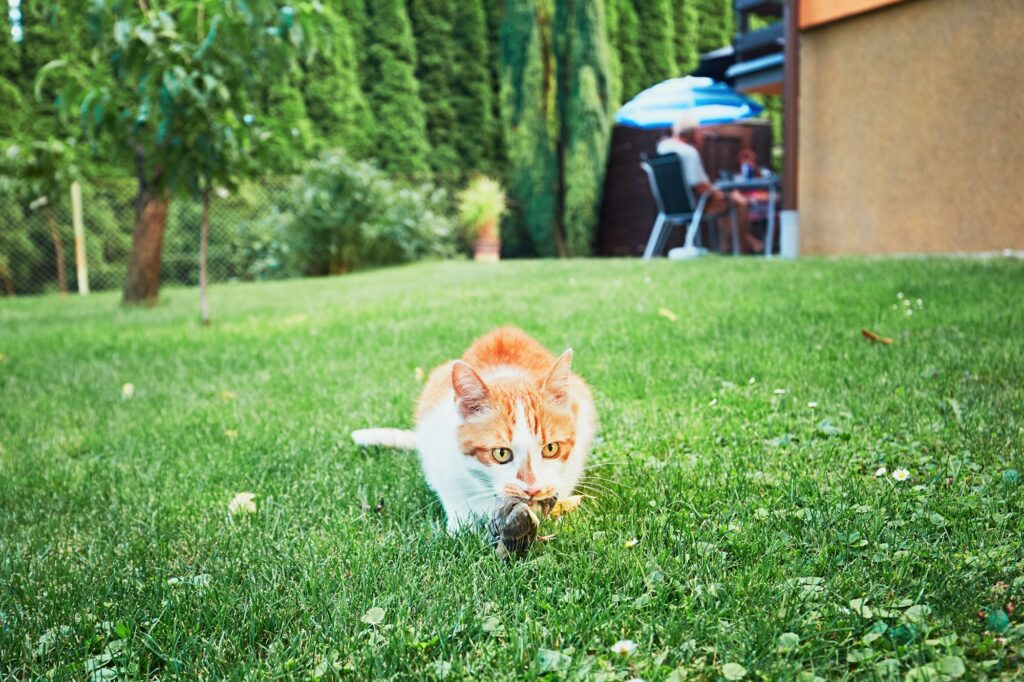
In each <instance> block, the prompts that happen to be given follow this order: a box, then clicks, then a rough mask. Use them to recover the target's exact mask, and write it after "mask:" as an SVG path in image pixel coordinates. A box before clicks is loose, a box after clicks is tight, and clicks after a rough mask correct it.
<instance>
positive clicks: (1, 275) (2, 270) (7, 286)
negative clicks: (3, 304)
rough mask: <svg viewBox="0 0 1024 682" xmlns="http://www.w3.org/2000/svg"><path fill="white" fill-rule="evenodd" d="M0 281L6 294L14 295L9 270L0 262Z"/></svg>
mask: <svg viewBox="0 0 1024 682" xmlns="http://www.w3.org/2000/svg"><path fill="white" fill-rule="evenodd" d="M0 282H3V283H4V291H6V292H7V295H8V296H14V280H13V279H12V278H11V271H10V270H8V269H7V266H6V265H4V264H3V263H0Z"/></svg>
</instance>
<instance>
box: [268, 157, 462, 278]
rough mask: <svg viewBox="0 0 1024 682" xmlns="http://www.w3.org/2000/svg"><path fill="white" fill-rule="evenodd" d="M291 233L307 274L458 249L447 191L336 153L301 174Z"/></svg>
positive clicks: (299, 263) (296, 254) (441, 254)
mask: <svg viewBox="0 0 1024 682" xmlns="http://www.w3.org/2000/svg"><path fill="white" fill-rule="evenodd" d="M301 183H302V184H301V186H300V187H299V188H298V190H297V192H296V193H297V194H298V195H299V201H298V206H297V208H296V211H295V214H294V218H293V220H292V222H291V225H290V227H289V230H288V235H289V241H290V242H291V248H292V252H293V254H294V257H295V259H296V264H297V266H298V267H299V269H300V270H301V271H302V272H304V273H306V274H309V275H326V274H339V273H344V272H349V271H351V270H354V269H356V268H359V267H365V266H371V265H384V264H389V263H402V262H407V261H412V260H417V259H420V258H429V257H448V256H451V255H453V254H454V252H455V244H456V238H457V235H456V229H455V225H454V222H453V220H452V218H451V215H450V207H449V197H448V194H447V192H445V191H444V190H443V189H441V188H437V187H434V186H433V185H429V184H428V185H420V186H408V185H404V184H402V183H399V182H396V181H394V180H392V179H391V178H389V177H388V176H387V175H385V174H384V173H383V172H382V171H381V170H379V169H378V168H377V167H376V166H374V165H373V164H371V163H369V162H366V161H354V160H352V159H351V158H350V157H348V156H347V155H346V154H344V153H343V152H330V153H327V154H325V155H323V156H322V157H321V158H320V159H319V160H317V161H316V162H314V163H313V164H312V165H311V167H310V169H309V170H308V171H307V172H306V174H305V175H304V176H303V178H302V179H301Z"/></svg>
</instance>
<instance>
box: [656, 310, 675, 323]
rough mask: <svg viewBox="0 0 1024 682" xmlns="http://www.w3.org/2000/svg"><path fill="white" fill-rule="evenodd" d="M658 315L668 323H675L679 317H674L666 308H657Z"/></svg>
mask: <svg viewBox="0 0 1024 682" xmlns="http://www.w3.org/2000/svg"><path fill="white" fill-rule="evenodd" d="M658 314H659V315H661V316H662V317H664V318H665V319H666V320H669V321H670V322H675V321H676V320H678V319H679V316H678V315H676V314H675V313H674V312H672V311H671V310H669V309H668V308H658Z"/></svg>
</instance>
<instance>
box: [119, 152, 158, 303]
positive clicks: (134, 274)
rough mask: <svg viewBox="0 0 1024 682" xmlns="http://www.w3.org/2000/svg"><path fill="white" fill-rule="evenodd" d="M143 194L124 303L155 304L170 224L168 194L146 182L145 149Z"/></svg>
mask: <svg viewBox="0 0 1024 682" xmlns="http://www.w3.org/2000/svg"><path fill="white" fill-rule="evenodd" d="M135 166H136V177H137V178H138V181H139V194H138V197H137V198H136V201H135V228H134V229H133V230H132V255H131V260H130V261H129V263H128V278H127V279H126V280H125V283H124V295H123V297H122V299H121V302H122V303H123V304H124V305H145V306H154V305H156V304H157V300H158V297H159V295H160V251H161V249H162V248H163V242H164V226H165V225H166V224H167V203H168V198H167V196H166V195H165V194H164V193H163V192H162V191H160V190H158V189H156V188H155V187H154V186H152V185H150V184H149V183H148V182H147V181H146V177H145V172H144V167H143V157H142V152H141V151H138V152H136V154H135Z"/></svg>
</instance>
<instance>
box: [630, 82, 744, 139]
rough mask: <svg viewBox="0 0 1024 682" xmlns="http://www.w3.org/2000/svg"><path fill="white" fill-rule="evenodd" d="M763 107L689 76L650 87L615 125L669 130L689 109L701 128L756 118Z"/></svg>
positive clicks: (730, 91)
mask: <svg viewBox="0 0 1024 682" xmlns="http://www.w3.org/2000/svg"><path fill="white" fill-rule="evenodd" d="M763 108H764V107H762V106H761V105H760V104H758V103H757V102H755V101H754V100H752V99H750V98H748V97H744V96H743V95H741V94H739V93H738V92H736V91H735V90H733V89H732V88H730V87H729V86H728V85H726V84H725V83H719V82H716V81H714V80H712V79H710V78H699V77H695V76H686V77H685V78H671V79H669V80H667V81H662V82H661V83H658V84H657V85H652V86H651V87H649V88H647V89H646V90H644V91H643V92H641V93H640V94H639V95H637V96H636V97H634V98H633V99H631V100H630V101H628V102H626V104H624V105H623V106H622V108H621V109H619V110H618V111H617V112H616V113H615V122H616V123H617V124H620V125H626V126H632V127H634V128H668V127H670V126H671V125H672V124H673V123H674V122H675V120H676V119H677V118H679V115H680V114H681V113H682V112H683V111H686V110H689V111H692V112H693V113H694V114H696V115H697V117H698V118H699V119H700V123H701V125H710V124H713V123H731V122H732V121H738V120H740V119H744V118H753V117H755V116H757V115H759V114H760V113H761V110H762V109H763Z"/></svg>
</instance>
